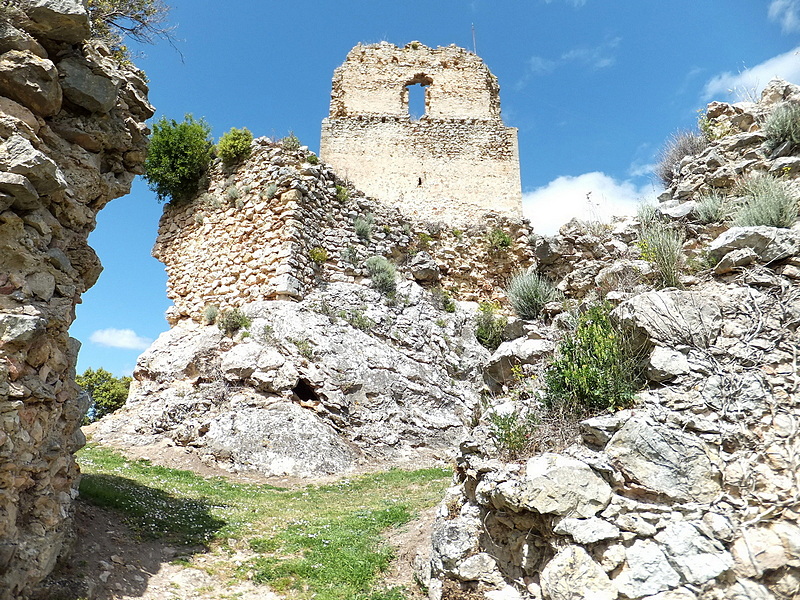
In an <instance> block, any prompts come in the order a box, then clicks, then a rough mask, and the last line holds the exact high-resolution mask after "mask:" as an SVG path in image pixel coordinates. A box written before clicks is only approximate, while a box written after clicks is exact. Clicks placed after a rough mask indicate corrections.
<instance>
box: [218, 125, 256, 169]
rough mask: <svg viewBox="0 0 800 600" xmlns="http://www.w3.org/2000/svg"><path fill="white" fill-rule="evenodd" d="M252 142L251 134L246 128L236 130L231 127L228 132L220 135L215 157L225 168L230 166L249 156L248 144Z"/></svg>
mask: <svg viewBox="0 0 800 600" xmlns="http://www.w3.org/2000/svg"><path fill="white" fill-rule="evenodd" d="M252 142H253V134H252V133H250V130H249V129H247V127H243V128H241V129H237V128H236V127H232V128H231V129H230V130H229V131H227V132H225V133H223V134H222V137H221V138H220V139H219V142H217V156H219V157H220V158H221V159H222V162H223V163H225V165H227V166H231V165H233V164H236V163H237V162H240V161H242V160H244V159H245V158H247V157H248V156H250V144H251V143H252Z"/></svg>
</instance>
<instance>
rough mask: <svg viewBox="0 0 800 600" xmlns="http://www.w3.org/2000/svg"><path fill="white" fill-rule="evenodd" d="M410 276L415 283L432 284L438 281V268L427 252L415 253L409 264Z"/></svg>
mask: <svg viewBox="0 0 800 600" xmlns="http://www.w3.org/2000/svg"><path fill="white" fill-rule="evenodd" d="M408 266H409V269H410V271H411V275H412V276H413V277H414V279H416V280H417V281H422V282H433V281H438V280H439V276H440V273H439V266H438V265H437V264H436V261H435V260H433V257H432V256H431V255H430V254H428V253H427V252H424V251H423V252H417V254H415V255H414V258H412V259H411V262H410V263H409V265H408Z"/></svg>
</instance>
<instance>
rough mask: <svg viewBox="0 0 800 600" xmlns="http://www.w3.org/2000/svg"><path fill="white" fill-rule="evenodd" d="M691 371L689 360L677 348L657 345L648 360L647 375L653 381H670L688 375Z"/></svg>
mask: <svg viewBox="0 0 800 600" xmlns="http://www.w3.org/2000/svg"><path fill="white" fill-rule="evenodd" d="M689 371H690V368H689V361H688V360H687V359H686V356H685V355H684V354H683V353H681V352H678V351H677V350H673V349H672V348H664V347H663V346H656V347H655V348H653V351H652V352H651V353H650V358H649V359H648V362H647V377H648V378H649V379H650V380H651V381H659V382H660V381H669V380H670V379H675V378H676V377H679V376H681V375H686V374H687V373H689Z"/></svg>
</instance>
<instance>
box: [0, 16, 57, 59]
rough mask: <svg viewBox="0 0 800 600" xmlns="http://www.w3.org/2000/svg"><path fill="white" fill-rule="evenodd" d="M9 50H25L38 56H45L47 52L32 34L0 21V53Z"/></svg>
mask: <svg viewBox="0 0 800 600" xmlns="http://www.w3.org/2000/svg"><path fill="white" fill-rule="evenodd" d="M9 50H27V51H29V52H32V53H33V54H35V55H36V56H38V57H39V58H47V52H46V51H45V49H44V48H42V46H41V44H39V42H37V41H36V40H35V39H34V38H33V36H31V35H30V34H28V33H27V32H25V31H22V30H20V29H17V28H16V27H14V26H13V25H12V24H11V23H5V22H0V54H4V53H6V52H8V51H9Z"/></svg>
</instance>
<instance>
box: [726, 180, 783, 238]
mask: <svg viewBox="0 0 800 600" xmlns="http://www.w3.org/2000/svg"><path fill="white" fill-rule="evenodd" d="M736 190H737V192H738V193H739V194H741V195H742V196H744V201H743V202H742V204H741V205H740V206H739V208H738V210H737V211H736V214H735V216H734V219H733V221H734V224H736V225H739V226H742V227H748V226H757V225H765V226H768V227H791V226H792V225H794V223H795V221H797V216H798V208H797V198H796V197H795V196H794V194H793V193H792V192H791V191H790V190H789V188H788V186H787V185H786V182H785V181H784V180H782V179H781V178H779V177H775V176H773V175H770V174H767V173H764V174H755V175H750V176H749V177H746V178H744V179H743V180H742V181H741V183H739V185H738V186H737V188H736Z"/></svg>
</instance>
